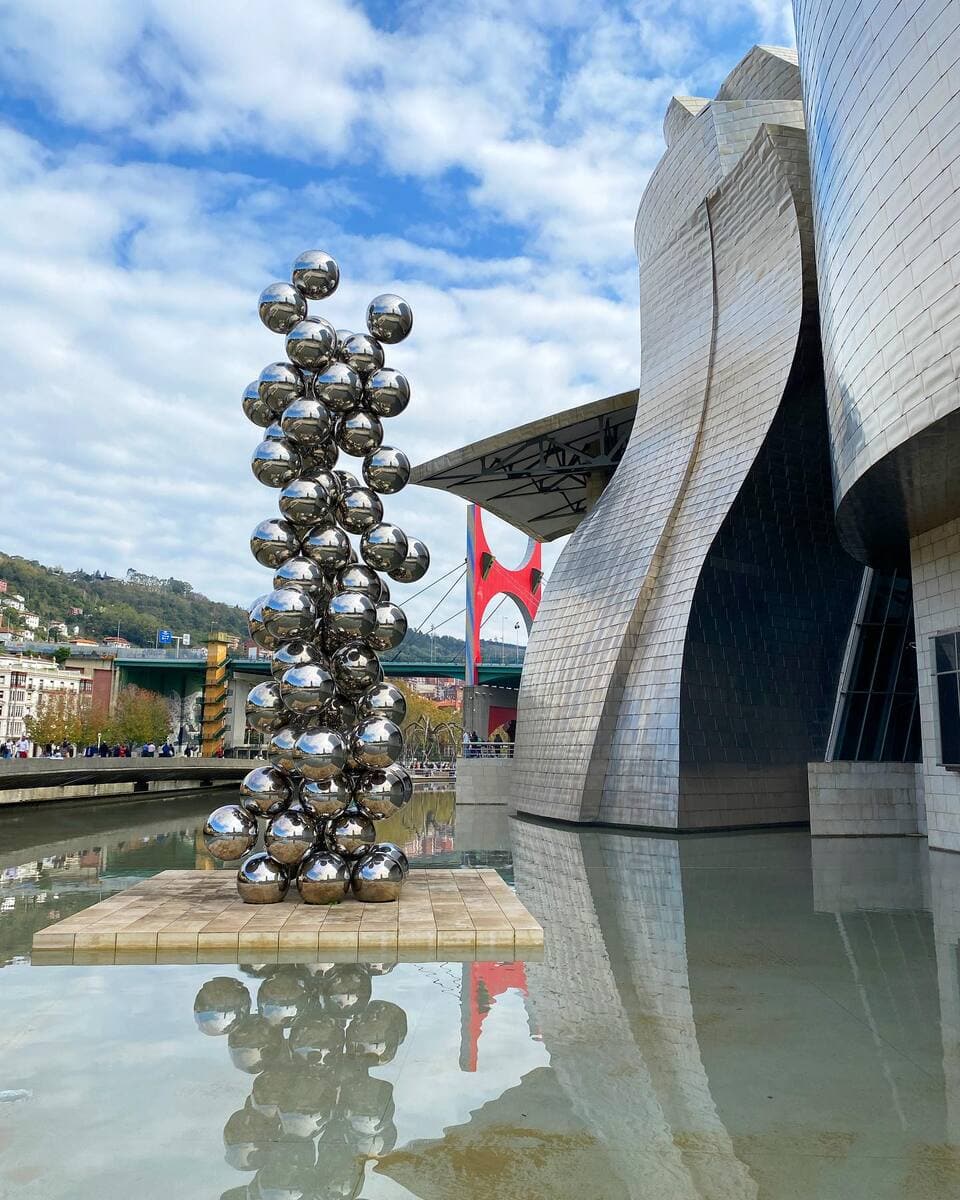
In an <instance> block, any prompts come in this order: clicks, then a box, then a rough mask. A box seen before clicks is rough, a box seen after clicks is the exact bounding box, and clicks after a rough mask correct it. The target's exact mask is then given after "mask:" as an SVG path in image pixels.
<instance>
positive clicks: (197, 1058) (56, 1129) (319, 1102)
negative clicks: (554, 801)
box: [0, 792, 960, 1200]
mask: <svg viewBox="0 0 960 1200" xmlns="http://www.w3.org/2000/svg"><path fill="white" fill-rule="evenodd" d="M218 799H220V800H222V799H223V793H218ZM211 807H212V802H211V794H210V793H209V792H208V793H206V794H204V795H200V796H196V797H185V798H178V799H174V800H167V801H162V800H158V799H156V798H152V799H150V800H143V801H137V803H136V804H128V803H126V802H124V803H116V802H113V803H101V804H96V805H93V804H91V805H87V804H83V805H80V804H62V805H57V806H55V807H54V806H51V807H50V808H49V809H47V810H43V811H34V812H32V813H26V812H25V813H21V814H16V815H14V814H10V813H4V814H2V824H0V831H2V835H0V871H2V889H0V964H2V965H3V966H4V970H3V971H2V972H0V1049H2V1052H3V1053H2V1058H0V1063H2V1066H0V1198H3V1200H6V1198H7V1197H10V1198H11V1200H12V1198H13V1197H16V1198H17V1200H75V1198H79V1197H82V1198H84V1200H87V1198H96V1200H99V1198H103V1200H114V1198H116V1200H120V1198H121V1197H123V1198H124V1200H127V1198H129V1197H130V1196H136V1197H137V1198H138V1200H153V1198H156V1200H161V1198H162V1200H169V1198H172V1197H177V1198H178V1200H180V1198H183V1200H192V1198H193V1197H197V1198H201V1197H202V1198H204V1200H206V1198H208V1197H210V1198H213V1200H218V1198H220V1197H223V1198H224V1200H304V1198H307V1197H312V1198H321V1197H323V1198H327V1197H329V1198H338V1200H348V1198H354V1197H360V1196H362V1197H366V1198H367V1200H376V1198H382V1200H400V1198H405V1200H409V1198H410V1197H421V1198H422V1200H447V1198H449V1200H474V1198H475V1197H476V1198H479V1197H497V1198H498V1200H534V1198H536V1200H540V1198H542V1197H550V1198H551V1200H568V1198H570V1200H573V1198H574V1197H576V1198H577V1200H583V1198H597V1200H607V1198H610V1200H620V1198H624V1200H626V1198H628V1197H629V1198H631V1200H633V1198H637V1200H647V1198H649V1200H695V1198H697V1200H808V1198H809V1200H814V1198H816V1200H861V1198H862V1200H886V1198H888V1197H889V1198H890V1200H894V1198H896V1200H926V1198H928V1197H929V1198H933V1197H936V1198H938V1200H939V1198H940V1197H954V1196H960V1036H958V1034H960V977H958V964H960V856H953V855H947V854H942V853H937V852H929V851H928V850H927V848H926V844H925V843H924V842H922V841H920V840H917V839H902V840H901V839H865V840H852V839H822V840H815V841H811V840H810V838H809V837H808V835H807V834H805V833H803V832H797V831H784V832H777V833H754V834H732V835H726V836H716V837H697V838H686V839H674V838H659V837H649V836H634V835H627V834H621V833H616V832H612V831H596V830H591V831H575V830H571V829H556V828H550V827H547V826H544V825H539V824H532V823H526V822H517V821H510V820H509V819H508V818H507V817H506V814H505V812H504V810H502V809H491V808H486V809H461V810H460V811H459V812H455V810H454V805H453V799H452V797H451V796H449V795H445V794H442V793H423V794H420V795H418V796H417V798H416V800H415V802H414V803H413V804H411V805H410V806H409V810H408V811H405V812H404V813H403V814H402V820H398V819H395V822H396V823H395V824H391V827H390V829H389V831H387V830H386V829H385V834H388V835H389V836H390V838H391V840H394V841H397V842H401V843H404V844H405V845H406V847H407V850H408V853H410V854H411V858H412V859H414V860H415V861H418V862H419V863H420V864H421V865H422V864H443V865H454V864H457V863H460V862H467V863H472V864H477V865H492V866H495V867H497V868H498V869H499V870H500V871H501V872H502V873H503V874H504V876H505V878H507V879H508V880H510V881H511V882H514V881H515V884H516V887H517V890H518V892H519V894H520V895H521V896H522V898H523V899H524V901H525V902H526V904H527V905H528V907H529V908H531V910H532V911H534V912H535V914H536V915H537V916H538V917H539V918H540V920H541V921H542V922H543V924H544V927H545V929H546V953H545V958H544V961H543V962H539V963H527V964H477V963H439V964H438V963H401V964H398V965H396V966H394V967H392V968H384V969H382V970H381V969H378V968H376V967H368V966H362V965H359V964H347V965H342V966H339V967H336V968H330V967H323V966H318V965H317V964H312V965H309V966H308V965H304V966H298V965H295V964H283V965H279V966H278V965H273V966H270V965H268V964H256V963H251V964H244V965H236V964H223V965H220V966H212V965H207V966H200V965H193V966H153V967H146V966H85V967H64V966H58V967H54V966H47V967H32V966H30V963H29V951H30V940H31V937H32V934H33V931H34V930H35V929H37V928H41V927H42V926H44V925H46V924H49V923H50V922H52V921H54V920H57V919H59V918H60V917H64V916H67V915H68V914H69V913H71V912H74V911H76V910H77V909H78V908H80V907H83V906H84V905H87V904H91V903H95V902H96V901H97V900H99V899H101V898H102V897H103V896H106V895H108V894H111V893H112V892H114V891H116V890H118V889H120V888H123V887H129V886H130V885H131V884H133V883H135V882H137V881H138V880H140V879H143V878H145V877H146V876H148V875H150V874H152V873H154V872H156V871H159V870H165V869H168V868H192V869H196V868H197V867H204V866H208V865H210V866H213V865H214V864H212V863H211V862H210V860H208V859H207V857H206V855H205V854H204V852H203V850H202V846H200V845H199V839H198V829H199V826H200V824H201V823H202V821H203V818H204V817H205V816H206V814H207V811H208V810H209V809H210V808H211Z"/></svg>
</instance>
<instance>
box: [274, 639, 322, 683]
mask: <svg viewBox="0 0 960 1200" xmlns="http://www.w3.org/2000/svg"><path fill="white" fill-rule="evenodd" d="M324 665H325V660H324V657H323V655H322V654H321V653H320V648H319V647H318V646H316V645H314V643H313V642H303V641H293V642H284V643H283V645H282V646H278V647H277V649H276V650H274V652H273V657H272V658H271V660H270V670H271V672H272V674H273V677H274V679H276V680H277V682H279V681H280V680H281V679H282V678H283V677H284V675H285V674H286V673H287V671H289V670H290V668H291V667H309V666H320V667H322V666H324ZM280 691H281V693H282V692H283V689H282V688H281V689H280Z"/></svg>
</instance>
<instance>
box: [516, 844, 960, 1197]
mask: <svg viewBox="0 0 960 1200" xmlns="http://www.w3.org/2000/svg"><path fill="white" fill-rule="evenodd" d="M514 838H515V848H516V849H515V874H516V880H517V888H518V892H519V893H520V894H521V896H522V898H523V899H524V902H525V903H526V904H527V905H528V907H529V908H530V909H531V910H532V911H533V912H534V913H535V915H537V917H538V918H539V919H540V920H541V921H543V923H544V926H545V929H546V947H545V951H546V956H545V960H544V962H543V963H542V964H535V963H531V964H528V966H527V983H528V988H529V1004H530V1009H531V1017H532V1019H534V1020H536V1022H537V1024H538V1026H539V1028H540V1030H541V1032H542V1036H543V1039H544V1044H545V1047H546V1049H547V1051H548V1053H549V1055H550V1062H551V1068H552V1070H553V1071H554V1073H555V1076H556V1078H557V1080H558V1081H559V1084H560V1086H561V1087H562V1089H563V1091H564V1093H565V1095H566V1098H567V1100H568V1102H569V1104H570V1106H571V1108H572V1109H573V1110H574V1111H575V1112H576V1113H577V1115H578V1116H579V1117H580V1118H581V1119H582V1120H583V1121H584V1123H585V1124H586V1125H587V1126H588V1127H589V1128H590V1129H592V1130H593V1131H595V1133H596V1136H597V1137H598V1138H601V1139H602V1140H603V1142H604V1144H605V1145H606V1146H607V1147H608V1148H609V1152H610V1155H611V1161H612V1163H613V1165H614V1168H615V1170H616V1174H617V1176H618V1178H621V1179H624V1180H627V1181H629V1187H628V1191H627V1193H626V1194H628V1195H630V1196H631V1197H636V1198H637V1200H640V1198H644V1200H645V1198H646V1197H648V1196H654V1195H655V1196H657V1197H658V1200H693V1198H694V1197H696V1198H697V1200H715V1198H717V1197H723V1198H726V1197H729V1198H730V1200H734V1198H736V1200H745V1198H746V1200H749V1198H750V1197H757V1198H759V1197H762V1196H767V1195H770V1196H774V1195H776V1196H780V1195H784V1196H786V1195H789V1196H790V1197H791V1198H792V1200H793V1198H796V1200H801V1198H802V1200H814V1198H819V1197H821V1196H826V1195H830V1196H843V1197H844V1200H876V1198H878V1197H884V1198H887V1197H889V1198H890V1200H893V1198H894V1197H897V1198H898V1200H899V1198H901V1197H905V1196H914V1195H916V1196H918V1197H919V1196H925V1195H930V1196H940V1195H948V1194H954V1192H955V1185H956V1184H957V1181H958V1180H960V1154H958V1149H957V1141H958V1138H960V1124H958V1121H960V1066H958V1065H957V1064H958V1063H960V968H958V956H960V860H958V859H955V858H953V857H951V856H949V855H942V854H937V853H934V854H932V855H930V864H931V865H930V870H929V879H930V882H929V886H928V885H927V884H926V882H925V872H926V857H927V855H926V851H925V850H924V848H923V845H922V843H920V842H918V841H912V840H905V841H902V842H901V841H897V842H893V841H889V840H882V841H869V842H854V841H850V840H844V841H843V842H839V843H838V842H830V843H824V842H821V841H814V843H813V855H814V860H813V870H812V872H811V859H810V855H811V849H810V841H809V839H808V838H807V837H806V835H804V834H797V835H791V834H786V835H784V834H754V835H734V836H729V837H725V838H711V839H702V840H701V839H695V840H689V841H686V840H685V841H680V842H677V841H675V840H672V839H670V840H668V839H654V838H650V837H632V836H630V835H626V834H617V833H613V832H607V831H574V830H569V829H555V828H547V827H542V826H534V825H530V824H527V823H524V822H517V823H516V824H515V829H514ZM861 882H862V889H860V895H859V896H858V888H859V885H860V883H861ZM928 904H929V906H930V907H931V908H932V912H933V920H932V921H931V918H930V915H929V913H928V912H927V911H926V909H927V906H928ZM938 994H939V1009H938ZM941 1038H942V1044H941ZM921 1180H925V1181H926V1182H925V1183H923V1186H922V1187H921V1185H920V1181H921ZM924 1187H925V1188H927V1190H926V1191H924ZM611 1194H618V1193H616V1192H615V1191H613V1190H612V1191H611Z"/></svg>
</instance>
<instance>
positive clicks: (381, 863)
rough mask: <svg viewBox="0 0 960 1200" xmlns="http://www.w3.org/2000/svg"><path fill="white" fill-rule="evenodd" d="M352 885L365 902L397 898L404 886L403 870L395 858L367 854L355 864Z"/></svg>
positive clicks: (382, 901) (378, 902)
mask: <svg viewBox="0 0 960 1200" xmlns="http://www.w3.org/2000/svg"><path fill="white" fill-rule="evenodd" d="M350 886H351V888H352V889H353V894H354V895H355V896H356V898H357V899H358V900H362V901H363V903H365V904H382V903H385V902H388V901H391V900H397V899H399V897H400V889H401V888H402V887H403V871H402V870H401V869H400V864H399V863H398V862H397V861H396V860H395V859H392V858H388V857H386V856H381V855H377V854H373V855H371V854H367V855H364V856H363V858H361V859H359V860H358V862H357V863H356V864H355V866H354V868H353V876H352V878H351V881H350Z"/></svg>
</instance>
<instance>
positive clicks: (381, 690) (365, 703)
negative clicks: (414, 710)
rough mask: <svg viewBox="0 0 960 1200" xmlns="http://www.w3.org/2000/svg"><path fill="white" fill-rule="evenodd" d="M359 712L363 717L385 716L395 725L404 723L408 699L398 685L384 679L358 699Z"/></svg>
mask: <svg viewBox="0 0 960 1200" xmlns="http://www.w3.org/2000/svg"><path fill="white" fill-rule="evenodd" d="M357 712H358V713H359V714H360V717H361V719H365V718H366V717H384V718H385V719H386V720H388V721H392V722H393V723H394V725H402V724H403V719H404V717H405V716H406V715H407V701H406V698H405V697H404V694H403V692H401V691H400V689H399V688H398V687H394V686H393V684H392V683H387V682H386V681H384V682H383V683H376V684H374V685H373V687H372V688H369V689H368V690H367V691H365V692H364V693H363V695H362V696H361V697H360V699H359V700H358V701H357Z"/></svg>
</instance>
